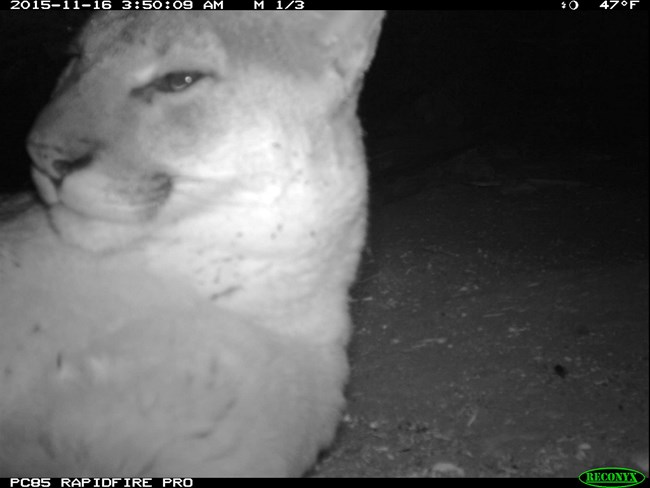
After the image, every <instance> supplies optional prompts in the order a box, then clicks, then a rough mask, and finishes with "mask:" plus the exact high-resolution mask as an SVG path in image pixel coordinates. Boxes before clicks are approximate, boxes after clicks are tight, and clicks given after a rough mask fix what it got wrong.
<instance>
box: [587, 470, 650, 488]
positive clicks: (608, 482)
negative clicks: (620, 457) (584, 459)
mask: <svg viewBox="0 0 650 488" xmlns="http://www.w3.org/2000/svg"><path fill="white" fill-rule="evenodd" d="M578 479H579V480H580V481H582V482H583V483H584V484H585V485H589V486H598V487H602V488H610V487H612V486H617V487H618V486H636V485H638V484H639V483H643V480H645V475H644V474H643V473H642V472H640V471H637V470H636V469H630V468H615V467H608V468H594V469H588V470H587V471H585V472H584V473H581V474H580V476H578Z"/></svg>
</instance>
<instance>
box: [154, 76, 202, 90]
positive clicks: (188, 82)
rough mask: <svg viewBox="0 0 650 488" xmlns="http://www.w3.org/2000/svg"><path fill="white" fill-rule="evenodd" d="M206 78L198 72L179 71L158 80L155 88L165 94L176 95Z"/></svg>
mask: <svg viewBox="0 0 650 488" xmlns="http://www.w3.org/2000/svg"><path fill="white" fill-rule="evenodd" d="M204 76H205V75H204V74H202V73H198V72H193V71H179V72H176V73H169V74H168V75H165V76H163V77H161V78H158V79H157V80H156V81H155V82H154V86H155V88H156V89H157V90H158V91H161V92H164V93H175V92H179V91H183V90H185V89H186V88H189V87H190V86H192V85H193V84H194V83H196V82H197V81H199V80H200V79H201V78H203V77H204Z"/></svg>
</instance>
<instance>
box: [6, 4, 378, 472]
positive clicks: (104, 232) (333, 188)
mask: <svg viewBox="0 0 650 488" xmlns="http://www.w3.org/2000/svg"><path fill="white" fill-rule="evenodd" d="M382 16H383V14H382V13H381V12H377V11H322V12H317V11H303V12H275V11H273V12H272V11H268V12H260V11H223V12H218V13H217V12H198V11H195V12H182V13H181V12H173V13H170V12H167V13H164V12H163V13H160V12H158V13H152V12H147V13H128V12H122V11H113V12H108V13H102V14H97V15H95V16H94V17H92V18H91V20H90V21H89V22H88V24H87V25H86V26H85V28H84V29H83V31H82V32H81V35H80V36H79V38H78V39H77V41H76V43H75V44H74V46H73V55H74V56H73V59H72V60H71V62H70V64H69V65H68V67H67V68H66V70H65V72H64V73H63V75H62V76H61V78H60V80H59V82H58V85H57V87H56V89H55V91H54V94H53V96H52V99H51V101H50V103H49V105H48V106H47V107H46V108H45V109H44V110H43V112H42V113H41V114H40V116H39V118H38V120H37V121H36V123H35V125H34V127H33V129H32V132H31V134H30V135H29V138H28V150H29V153H30V155H31V157H32V160H33V165H32V174H33V179H34V182H35V184H36V187H37V189H38V194H39V197H40V202H38V203H37V202H32V201H31V200H30V199H29V197H22V198H20V199H16V200H14V201H13V202H12V203H11V205H9V206H5V207H4V208H3V209H0V215H2V216H3V217H2V223H1V224H0V476H12V477H14V476H52V477H59V476H66V477H69V476H119V477H122V476H197V477H198V476H239V475H241V476H256V475H260V476H286V475H300V474H302V473H304V472H305V470H307V469H308V468H309V467H310V466H311V465H312V464H313V462H314V461H315V458H316V456H317V454H318V452H319V450H320V449H322V448H323V447H325V446H327V444H328V443H329V442H330V441H331V440H332V438H333V436H334V432H335V429H336V426H337V423H338V419H339V415H340V412H341V409H342V407H343V404H344V400H343V387H344V383H345V381H346V377H347V360H346V356H345V347H346V343H347V340H348V335H349V328H350V319H349V314H348V305H347V293H348V288H349V286H350V284H351V282H352V280H353V279H354V275H355V271H356V267H357V264H358V261H359V255H360V250H361V247H362V245H363V242H364V234H365V226H366V169H365V166H364V155H363V148H362V143H361V130H360V127H359V123H358V120H357V117H356V108H357V99H358V95H359V91H360V89H361V82H362V78H363V74H364V72H365V71H366V69H367V68H368V65H369V63H370V61H371V59H372V57H373V54H374V50H375V46H376V42H377V38H378V35H379V31H380V25H381V20H382ZM9 214H11V217H8V215H9Z"/></svg>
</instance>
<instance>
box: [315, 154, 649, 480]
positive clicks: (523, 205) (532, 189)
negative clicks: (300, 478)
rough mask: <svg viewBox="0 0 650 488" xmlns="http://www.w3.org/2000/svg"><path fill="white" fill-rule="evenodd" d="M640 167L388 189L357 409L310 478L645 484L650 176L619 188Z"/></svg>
mask: <svg viewBox="0 0 650 488" xmlns="http://www.w3.org/2000/svg"><path fill="white" fill-rule="evenodd" d="M484 152H485V151H484ZM479 153H480V151H479ZM634 157H635V156H634V155H626V154H618V155H616V154H615V155H609V154H607V155H605V154H602V153H600V152H597V151H591V152H590V150H589V148H582V149H580V148H566V149H562V150H559V151H556V152H555V153H552V154H547V156H545V158H546V160H544V161H542V160H538V161H522V160H521V158H520V156H518V155H517V154H516V151H514V154H513V152H511V154H510V155H509V156H508V157H505V158H504V157H501V158H500V157H499V156H495V155H494V154H492V155H488V156H483V155H481V156H477V152H476V151H474V152H471V151H470V152H469V153H466V156H465V160H464V161H463V156H462V155H461V157H460V158H458V157H456V158H455V159H452V160H451V161H450V162H448V163H446V164H447V165H448V166H449V165H452V166H453V165H455V166H456V167H458V166H463V165H464V166H465V167H466V171H465V174H463V170H462V169H461V170H458V171H456V172H455V173H454V171H447V172H444V171H441V170H440V169H439V168H440V165H438V166H437V168H438V169H436V170H432V169H427V164H428V165H429V166H433V167H434V168H435V167H436V165H435V164H433V162H431V161H429V162H428V163H427V161H426V160H424V158H421V161H420V162H421V164H420V165H419V169H416V170H414V171H412V174H411V175H410V176H408V177H406V178H395V177H394V175H393V176H391V173H390V171H387V172H386V171H385V172H384V175H387V176H382V175H381V174H380V175H379V176H375V177H374V178H373V185H374V188H373V193H372V197H373V205H372V217H371V224H370V234H369V242H368V246H367V250H366V253H365V256H364V262H363V265H362V269H361V272H360V277H359V281H358V283H357V285H356V286H355V288H354V290H353V301H352V311H353V315H354V319H355V326H356V331H355V334H354V338H353V341H352V344H351V347H350V360H351V364H352V370H351V379H350V383H349V387H348V392H347V396H348V400H349V404H348V409H347V412H346V413H345V417H344V421H343V423H342V426H341V429H340V432H339V436H338V438H337V441H336V443H335V444H334V446H333V447H332V448H331V450H330V451H329V452H328V453H326V454H325V456H324V457H323V458H322V460H321V462H320V464H319V465H318V466H317V467H316V469H315V470H314V472H313V473H312V475H314V476H317V477H338V476H355V477H356V476H359V477H361V476H363V477H369V476H373V477H386V476H405V477H477V476H478V477H487V476H490V477H523V476H530V477H549V476H554V477H557V476H566V477H577V476H578V475H579V474H580V473H581V472H583V471H585V470H586V469H589V468H592V467H600V466H623V467H632V468H635V469H641V470H644V471H645V472H646V474H647V469H648V260H647V251H648V230H647V229H648V221H647V220H648V216H647V212H648V200H647V174H646V175H645V176H644V175H642V174H637V175H632V177H630V178H627V179H625V180H620V178H618V177H617V176H616V175H617V174H619V173H620V171H618V169H617V167H618V166H620V165H621V164H625V165H627V167H628V168H629V167H630V164H633V162H632V160H633V158H634ZM372 158H373V156H372V147H371V161H370V162H371V165H372V163H373V161H372ZM468 161H469V163H476V164H474V166H476V165H483V166H485V167H488V168H489V169H490V171H487V172H485V171H483V172H481V171H478V173H477V170H476V169H474V170H467V167H469V166H472V164H467V163H468ZM375 163H376V161H375ZM442 166H443V167H444V165H442ZM423 168H424V169H423ZM568 168H571V169H568ZM451 173H453V176H449V175H450V174H451ZM485 173H488V174H491V176H490V177H489V178H484V177H483V176H484V174H485ZM632 173H634V172H633V171H632ZM477 175H478V176H477ZM628 175H629V172H628ZM477 178H478V180H481V181H476V179H477ZM409 179H410V180H411V181H410V182H409V181H408V180H409Z"/></svg>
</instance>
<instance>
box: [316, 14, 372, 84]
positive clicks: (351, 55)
mask: <svg viewBox="0 0 650 488" xmlns="http://www.w3.org/2000/svg"><path fill="white" fill-rule="evenodd" d="M318 14H319V15H321V17H322V19H321V21H320V22H318V23H317V24H316V25H315V26H314V28H315V35H316V39H317V41H318V42H319V43H320V45H321V46H322V47H323V48H324V49H325V50H326V54H325V55H326V56H327V58H328V59H329V60H331V61H332V62H333V63H334V67H335V69H336V70H337V71H338V72H339V73H340V74H341V76H342V77H343V78H344V79H345V80H346V85H347V84H348V83H350V82H351V83H354V81H355V80H356V79H357V78H358V77H359V76H361V75H362V74H363V73H364V72H365V71H366V69H367V68H368V66H369V65H370V61H372V58H373V56H374V54H375V48H376V47H377V39H378V38H379V31H380V27H381V21H382V19H383V18H384V11H382V10H330V11H323V12H318Z"/></svg>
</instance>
